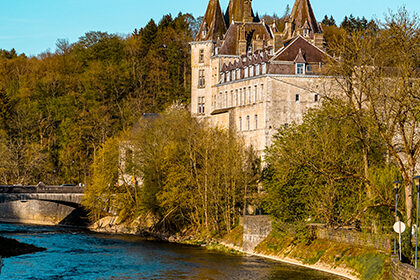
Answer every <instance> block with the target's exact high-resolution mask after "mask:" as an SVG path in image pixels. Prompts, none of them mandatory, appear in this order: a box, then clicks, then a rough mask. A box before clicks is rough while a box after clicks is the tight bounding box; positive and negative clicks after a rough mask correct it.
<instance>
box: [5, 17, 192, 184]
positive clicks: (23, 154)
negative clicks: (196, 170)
mask: <svg viewBox="0 0 420 280" xmlns="http://www.w3.org/2000/svg"><path fill="white" fill-rule="evenodd" d="M194 26H196V20H195V19H194V18H193V17H192V16H191V15H188V14H179V15H178V16H177V17H176V18H172V17H171V16H164V17H163V19H162V20H161V22H159V24H155V23H154V22H153V20H152V21H150V23H149V24H148V25H147V26H146V27H144V28H142V29H140V30H136V31H135V32H133V34H131V35H130V36H127V37H126V38H123V37H121V36H119V35H116V34H108V33H104V32H89V33H86V34H85V35H84V36H82V37H81V38H80V39H79V41H78V42H76V43H74V44H70V43H69V42H68V41H67V40H62V39H61V40H58V41H57V51H56V52H55V53H51V52H46V53H43V54H40V55H39V56H38V57H26V56H25V55H17V54H16V51H15V50H14V49H12V50H11V51H5V50H1V51H0V131H1V132H0V146H1V148H2V149H1V153H2V155H3V154H4V157H2V159H3V162H2V163H1V166H0V179H1V183H3V184H6V183H9V184H18V183H21V184H37V183H38V182H39V181H40V180H42V181H44V182H45V183H47V184H62V183H79V182H82V183H87V182H88V178H89V176H90V174H91V172H90V171H91V169H90V165H91V164H92V163H93V161H94V159H95V157H96V156H97V153H98V150H99V149H100V147H101V146H102V145H103V144H104V143H105V142H106V140H107V139H108V138H110V137H113V136H115V135H118V134H119V133H120V132H121V131H123V130H125V129H127V128H129V127H131V126H132V125H133V124H134V123H135V122H136V121H137V120H138V118H139V117H140V116H141V115H142V114H143V113H145V112H159V111H161V110H163V109H164V108H166V107H167V106H168V105H169V104H172V102H173V101H174V100H182V101H185V102H188V99H189V92H190V59H189V45H188V42H189V41H191V40H192V38H193V37H192V35H193V34H192V32H193V28H195V27H194Z"/></svg>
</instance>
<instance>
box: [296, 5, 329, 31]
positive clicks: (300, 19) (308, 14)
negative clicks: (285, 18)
mask: <svg viewBox="0 0 420 280" xmlns="http://www.w3.org/2000/svg"><path fill="white" fill-rule="evenodd" d="M306 21H307V22H308V24H309V26H310V29H311V31H312V33H322V31H321V30H320V28H319V26H318V22H317V21H316V18H315V15H314V11H313V10H312V7H311V3H310V2H309V0H296V2H295V5H294V6H293V9H292V12H291V13H290V22H292V23H293V24H294V25H295V28H301V27H303V26H304V25H305V22H306Z"/></svg>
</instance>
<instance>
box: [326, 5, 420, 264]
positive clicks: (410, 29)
mask: <svg viewBox="0 0 420 280" xmlns="http://www.w3.org/2000/svg"><path fill="white" fill-rule="evenodd" d="M418 31H419V22H418V18H417V16H410V15H409V14H408V12H407V11H406V10H405V9H401V10H399V12H398V13H396V14H391V15H390V16H389V17H387V18H386V21H385V23H384V25H383V28H382V29H381V30H380V31H379V32H377V33H373V32H370V31H369V30H367V31H358V32H355V33H353V34H352V36H347V37H345V38H344V40H343V41H342V42H341V44H336V45H334V46H331V49H332V50H334V52H335V53H336V54H338V55H339V56H340V57H341V59H340V60H339V61H336V62H332V63H331V65H332V68H331V72H330V74H332V75H334V76H336V77H339V78H337V79H336V81H337V83H338V84H339V85H340V87H341V90H342V91H343V92H344V93H345V94H346V95H347V96H348V97H349V99H351V102H352V103H353V104H360V105H359V106H356V107H355V108H354V109H355V110H354V112H355V114H358V115H362V114H364V115H366V116H367V117H368V120H369V121H370V122H371V123H372V125H374V126H375V127H376V129H377V131H378V132H379V135H380V137H381V140H382V143H383V145H384V146H385V147H386V148H387V151H388V154H389V157H390V159H392V162H394V163H395V165H396V166H398V168H399V171H400V173H401V176H402V178H403V182H404V195H405V197H404V198H405V199H404V200H405V203H404V206H405V220H406V222H407V224H408V226H409V227H411V225H412V218H413V183H412V178H413V176H414V175H415V174H416V169H417V160H418V158H419V154H420V130H419V127H418V120H419V117H420V115H419V110H418V108H420V107H419V106H420V103H419V100H420V99H419V98H418V97H419V81H418V78H419V77H418V71H417V70H416V69H418V67H419V65H420V60H419V56H418V54H419V53H420V49H419V46H420V44H419V42H420V41H419V33H418ZM359 129H362V128H359ZM408 232H410V231H408ZM409 239H410V238H409V233H407V238H406V241H407V243H410V240H409ZM407 254H409V253H407ZM407 257H409V255H407Z"/></svg>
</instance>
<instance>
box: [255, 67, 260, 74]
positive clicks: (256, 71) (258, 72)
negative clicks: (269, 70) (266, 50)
mask: <svg viewBox="0 0 420 280" xmlns="http://www.w3.org/2000/svg"><path fill="white" fill-rule="evenodd" d="M255 75H256V76H258V75H260V65H259V64H257V65H256V66H255Z"/></svg>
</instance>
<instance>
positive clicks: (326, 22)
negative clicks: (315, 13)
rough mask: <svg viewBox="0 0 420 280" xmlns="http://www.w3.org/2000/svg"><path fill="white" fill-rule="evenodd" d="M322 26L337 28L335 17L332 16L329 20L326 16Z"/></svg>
mask: <svg viewBox="0 0 420 280" xmlns="http://www.w3.org/2000/svg"><path fill="white" fill-rule="evenodd" d="M322 24H323V25H325V26H336V24H335V19H334V18H333V16H330V17H329V18H328V16H327V15H325V17H324V19H323V20H322Z"/></svg>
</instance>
